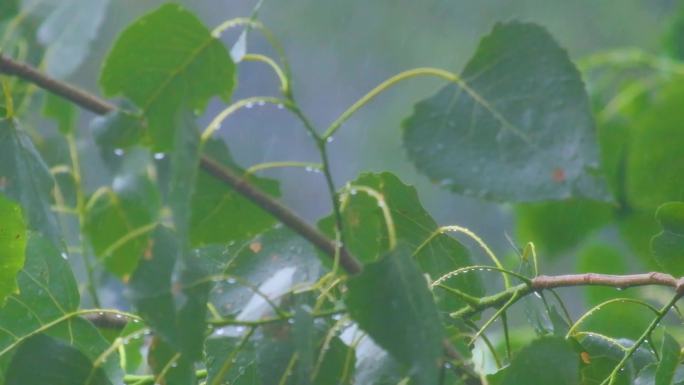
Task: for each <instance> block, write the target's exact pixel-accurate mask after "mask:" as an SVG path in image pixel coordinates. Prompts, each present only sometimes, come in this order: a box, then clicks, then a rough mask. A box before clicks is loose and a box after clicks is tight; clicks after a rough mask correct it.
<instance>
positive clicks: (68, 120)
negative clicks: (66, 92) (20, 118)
mask: <svg viewBox="0 0 684 385" xmlns="http://www.w3.org/2000/svg"><path fill="white" fill-rule="evenodd" d="M43 115H45V116H46V117H48V118H51V119H52V120H54V121H55V122H56V123H57V128H58V129H59V132H61V133H62V134H64V135H68V134H71V133H73V132H74V130H75V128H76V124H77V123H78V110H77V109H76V106H74V104H73V103H71V102H70V101H68V100H66V99H64V98H62V97H59V96H57V95H55V94H51V93H47V94H45V100H44V101H43Z"/></svg>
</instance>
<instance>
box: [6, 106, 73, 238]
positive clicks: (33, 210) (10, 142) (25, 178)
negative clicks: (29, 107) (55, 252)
mask: <svg viewBox="0 0 684 385" xmlns="http://www.w3.org/2000/svg"><path fill="white" fill-rule="evenodd" d="M53 185H54V181H53V179H52V175H50V171H48V167H47V165H46V164H45V162H43V159H42V158H41V157H40V155H39V154H38V151H36V148H35V147H34V145H33V142H31V139H30V138H29V137H28V135H27V134H26V133H25V132H24V131H22V130H21V129H20V128H19V125H18V123H17V122H16V121H15V120H12V119H0V193H4V194H5V195H6V196H8V197H9V198H11V199H13V200H14V201H16V202H18V203H19V204H20V205H21V209H22V211H23V213H24V217H25V218H26V221H27V222H28V228H29V229H31V230H35V231H39V232H41V233H42V234H44V235H45V236H47V237H48V238H50V240H51V241H52V242H53V243H54V244H56V245H61V243H62V236H61V231H60V229H59V226H58V224H57V219H56V218H55V215H54V213H53V212H52V209H51V208H50V202H51V201H52V197H51V195H50V194H51V192H52V187H53Z"/></svg>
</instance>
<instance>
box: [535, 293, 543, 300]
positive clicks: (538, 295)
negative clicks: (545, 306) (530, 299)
mask: <svg viewBox="0 0 684 385" xmlns="http://www.w3.org/2000/svg"><path fill="white" fill-rule="evenodd" d="M534 296H535V297H537V298H539V299H542V296H541V294H539V292H538V291H535V292H534Z"/></svg>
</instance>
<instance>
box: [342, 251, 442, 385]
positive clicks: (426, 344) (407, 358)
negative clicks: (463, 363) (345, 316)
mask: <svg viewBox="0 0 684 385" xmlns="http://www.w3.org/2000/svg"><path fill="white" fill-rule="evenodd" d="M410 255H411V251H410V249H408V248H406V247H405V246H403V245H402V246H401V247H398V248H397V249H396V250H394V251H392V252H390V253H389V254H387V255H385V256H384V257H383V258H382V259H380V260H379V261H377V262H374V263H370V264H367V265H366V266H365V268H364V271H363V272H362V273H361V274H360V275H358V276H356V277H354V278H352V279H350V280H349V284H348V288H349V291H348V293H347V297H346V299H345V302H346V304H347V307H348V309H349V314H350V315H351V317H352V319H353V320H354V321H356V322H357V323H358V325H359V327H360V328H361V329H362V330H364V331H365V332H367V333H368V335H369V336H370V337H371V338H373V340H374V341H375V342H376V343H377V344H378V345H380V346H381V347H382V348H384V349H386V350H387V351H388V352H389V353H390V354H391V355H392V356H393V357H394V358H396V359H397V361H399V362H400V363H402V364H403V365H405V366H406V367H409V368H410V374H411V376H413V377H414V378H415V379H416V381H417V383H420V384H426V385H427V384H436V383H437V378H438V373H439V366H438V362H439V359H440V357H441V356H442V336H443V331H442V325H441V324H440V320H439V315H438V313H437V307H436V306H435V303H434V300H433V298H432V294H431V293H430V291H429V290H428V287H427V282H426V280H425V278H424V277H423V275H422V273H421V271H420V269H419V267H418V266H417V264H416V263H415V262H414V261H413V260H412V259H411V257H410Z"/></svg>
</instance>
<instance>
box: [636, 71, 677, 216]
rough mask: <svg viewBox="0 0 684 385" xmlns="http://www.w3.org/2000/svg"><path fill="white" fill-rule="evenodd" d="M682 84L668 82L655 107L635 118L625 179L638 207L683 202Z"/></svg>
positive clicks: (652, 206) (655, 102)
mask: <svg viewBox="0 0 684 385" xmlns="http://www.w3.org/2000/svg"><path fill="white" fill-rule="evenodd" d="M681 84H682V83H681V81H676V82H674V81H673V82H670V83H668V85H667V86H665V87H663V88H664V89H662V90H661V91H660V92H659V93H658V95H657V97H656V100H655V101H654V103H653V105H652V106H651V107H650V108H647V109H646V110H645V111H643V112H642V113H641V114H639V115H638V116H637V117H636V118H635V121H634V129H633V130H632V141H631V146H630V151H629V154H628V156H627V171H626V176H625V178H626V190H627V198H628V200H629V202H630V203H631V204H632V205H634V206H636V207H639V208H646V209H649V208H650V209H653V208H655V207H658V206H659V205H661V204H663V203H665V202H669V201H679V200H684V180H682V178H681V173H682V170H683V169H684V130H682V118H684V114H683V113H682V109H681V108H680V106H681V103H682V101H684V87H682V86H681Z"/></svg>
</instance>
